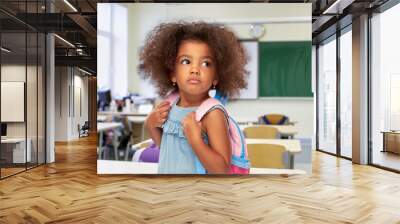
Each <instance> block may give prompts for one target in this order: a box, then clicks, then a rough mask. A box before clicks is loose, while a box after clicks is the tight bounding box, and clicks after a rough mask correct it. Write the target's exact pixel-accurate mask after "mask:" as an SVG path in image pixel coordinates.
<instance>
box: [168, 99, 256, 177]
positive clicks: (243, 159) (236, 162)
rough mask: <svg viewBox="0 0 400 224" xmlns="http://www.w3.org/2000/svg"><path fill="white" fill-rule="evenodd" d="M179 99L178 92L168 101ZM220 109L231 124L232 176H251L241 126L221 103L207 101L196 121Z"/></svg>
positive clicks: (197, 111) (198, 111) (211, 100)
mask: <svg viewBox="0 0 400 224" xmlns="http://www.w3.org/2000/svg"><path fill="white" fill-rule="evenodd" d="M178 97H179V94H178V93H177V92H173V93H170V94H169V95H168V96H167V98H166V100H167V101H168V102H170V104H172V103H174V102H175V101H176V100H177V99H178ZM215 108H219V109H221V110H222V111H223V112H224V114H225V116H226V117H227V118H228V121H229V122H228V123H229V140H230V142H231V148H232V157H231V172H230V173H231V174H249V171H250V164H249V160H248V159H247V158H248V157H247V146H246V142H245V138H244V135H243V132H242V131H241V130H240V128H239V125H238V124H237V123H236V121H234V120H233V119H232V117H230V116H229V115H228V112H227V111H226V109H225V107H224V106H223V105H222V104H221V102H220V101H218V100H217V99H214V98H208V99H207V100H205V101H204V102H203V103H202V104H201V105H200V106H199V107H198V108H197V110H196V120H197V121H200V120H201V119H202V118H203V117H204V115H206V114H207V113H208V112H210V111H211V110H213V109H215Z"/></svg>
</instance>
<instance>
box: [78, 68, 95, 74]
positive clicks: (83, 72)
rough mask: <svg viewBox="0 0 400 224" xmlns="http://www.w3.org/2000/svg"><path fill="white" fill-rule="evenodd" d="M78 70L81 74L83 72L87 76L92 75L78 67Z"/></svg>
mask: <svg viewBox="0 0 400 224" xmlns="http://www.w3.org/2000/svg"><path fill="white" fill-rule="evenodd" d="M78 70H79V71H81V72H83V73H85V74H87V75H92V73H89V72H88V71H86V70H83V69H81V68H79V67H78Z"/></svg>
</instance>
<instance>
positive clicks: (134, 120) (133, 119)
mask: <svg viewBox="0 0 400 224" xmlns="http://www.w3.org/2000/svg"><path fill="white" fill-rule="evenodd" d="M146 118H147V117H144V116H128V121H129V122H132V123H135V124H141V126H142V131H141V133H140V141H143V140H144V132H145V127H144V122H145V121H146Z"/></svg>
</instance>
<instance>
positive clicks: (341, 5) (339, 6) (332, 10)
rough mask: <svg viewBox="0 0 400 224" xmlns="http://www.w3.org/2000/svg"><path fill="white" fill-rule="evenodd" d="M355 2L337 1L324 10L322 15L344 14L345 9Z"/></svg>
mask: <svg viewBox="0 0 400 224" xmlns="http://www.w3.org/2000/svg"><path fill="white" fill-rule="evenodd" d="M354 1H355V0H336V1H335V2H334V3H333V4H332V5H330V6H329V7H328V8H327V9H325V10H324V12H323V13H322V14H342V13H343V9H345V8H347V7H348V6H349V5H351V4H352V3H353V2H354Z"/></svg>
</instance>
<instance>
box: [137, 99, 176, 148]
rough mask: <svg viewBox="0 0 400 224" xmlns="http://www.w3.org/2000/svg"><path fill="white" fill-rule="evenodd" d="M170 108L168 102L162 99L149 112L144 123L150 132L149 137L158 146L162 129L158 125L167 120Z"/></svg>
mask: <svg viewBox="0 0 400 224" xmlns="http://www.w3.org/2000/svg"><path fill="white" fill-rule="evenodd" d="M170 108H171V107H170V105H169V102H166V101H164V102H162V103H160V104H159V105H158V106H157V107H156V108H155V109H154V110H153V111H151V112H150V114H149V115H148V116H147V118H146V121H145V123H144V125H145V126H146V128H147V130H148V132H149V134H150V137H151V138H152V139H153V141H154V143H156V145H157V146H158V147H160V144H161V136H162V129H161V128H160V127H161V125H162V124H163V123H164V122H165V121H166V120H167V118H168V112H169V110H170Z"/></svg>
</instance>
